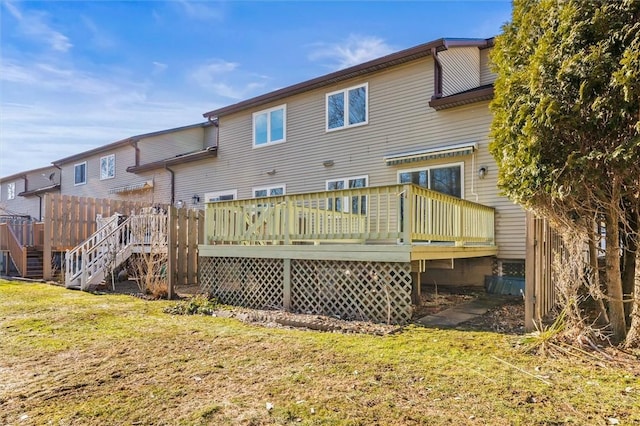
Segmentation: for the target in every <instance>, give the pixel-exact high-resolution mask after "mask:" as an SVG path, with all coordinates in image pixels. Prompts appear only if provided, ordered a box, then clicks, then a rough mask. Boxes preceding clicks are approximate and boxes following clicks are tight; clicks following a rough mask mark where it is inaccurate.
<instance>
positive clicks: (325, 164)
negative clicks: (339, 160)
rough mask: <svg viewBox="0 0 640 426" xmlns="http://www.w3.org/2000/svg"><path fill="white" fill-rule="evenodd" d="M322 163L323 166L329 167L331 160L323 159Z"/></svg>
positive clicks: (331, 164)
mask: <svg viewBox="0 0 640 426" xmlns="http://www.w3.org/2000/svg"><path fill="white" fill-rule="evenodd" d="M322 165H323V166H325V167H331V166H333V160H326V161H323V162H322Z"/></svg>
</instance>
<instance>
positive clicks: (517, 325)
mask: <svg viewBox="0 0 640 426" xmlns="http://www.w3.org/2000/svg"><path fill="white" fill-rule="evenodd" d="M97 291H100V292H104V293H119V294H129V295H131V296H136V297H141V298H145V299H151V298H150V297H149V296H148V295H144V294H142V293H140V290H139V289H138V286H137V284H136V282H135V281H122V282H117V283H116V284H115V290H113V289H112V287H111V283H109V284H108V285H105V286H102V287H101V288H98V289H97ZM198 292H199V288H198V286H180V287H178V288H177V289H176V293H177V297H178V298H179V299H187V298H189V297H192V296H194V295H196V294H198ZM481 294H484V289H483V288H479V287H461V286H439V288H434V287H425V288H423V291H422V295H421V299H422V303H421V305H420V306H418V307H416V308H415V311H414V314H413V321H416V320H418V319H420V318H422V317H424V316H426V315H432V314H435V313H437V312H440V311H442V310H444V309H449V308H452V307H454V306H455V305H458V304H460V303H466V302H470V301H472V300H473V299H475V298H477V297H478V296H479V295H481ZM214 315H215V316H219V317H233V318H236V319H239V320H240V321H243V322H246V323H250V324H256V325H262V326H266V327H279V328H298V329H308V330H319V331H326V332H338V333H364V334H374V335H386V334H392V333H395V332H398V331H399V330H401V329H402V326H398V325H389V324H378V323H372V322H367V321H355V320H344V319H340V318H334V317H329V316H324V315H314V314H296V313H291V312H285V311H279V310H259V309H247V308H241V307H232V308H230V309H223V310H219V311H216V312H215V314H214ZM456 328H458V329H462V330H476V331H493V332H499V333H505V334H523V333H524V303H523V302H522V299H520V298H512V299H511V298H510V299H506V300H505V303H504V304H503V305H500V306H498V307H497V308H494V309H492V310H490V311H489V312H487V313H486V314H485V315H481V316H478V317H477V318H474V319H473V320H471V321H467V322H464V323H462V324H460V325H458V326H457V327H456Z"/></svg>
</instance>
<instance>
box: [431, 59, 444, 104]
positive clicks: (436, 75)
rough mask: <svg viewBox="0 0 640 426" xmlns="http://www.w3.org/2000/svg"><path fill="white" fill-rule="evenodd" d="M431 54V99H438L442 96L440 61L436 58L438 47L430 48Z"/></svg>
mask: <svg viewBox="0 0 640 426" xmlns="http://www.w3.org/2000/svg"><path fill="white" fill-rule="evenodd" d="M431 56H432V57H433V61H434V67H433V92H434V93H433V97H432V98H431V99H439V98H441V97H442V62H440V58H438V49H437V48H436V47H432V48H431Z"/></svg>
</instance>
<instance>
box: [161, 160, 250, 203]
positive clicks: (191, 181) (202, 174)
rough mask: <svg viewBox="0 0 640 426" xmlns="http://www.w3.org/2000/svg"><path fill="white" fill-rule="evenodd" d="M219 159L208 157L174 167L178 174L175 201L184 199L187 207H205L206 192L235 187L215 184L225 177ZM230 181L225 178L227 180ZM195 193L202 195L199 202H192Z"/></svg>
mask: <svg viewBox="0 0 640 426" xmlns="http://www.w3.org/2000/svg"><path fill="white" fill-rule="evenodd" d="M217 161H218V160H217V159H215V158H208V159H206V160H200V161H195V162H193V163H188V164H180V165H177V166H174V167H172V169H173V170H174V171H175V175H176V182H175V202H178V201H179V200H182V201H183V202H184V203H185V205H186V206H187V207H190V208H199V209H201V208H204V194H205V193H206V192H212V191H216V190H226V189H235V187H229V188H222V187H220V186H218V185H217V184H215V182H218V181H220V180H222V179H223V175H222V171H221V169H222V168H220V167H218V163H217ZM225 169H226V168H225ZM240 173H241V171H240V170H238V171H237V174H238V175H239V174H240ZM229 181H230V180H225V182H229ZM212 188H213V189H212ZM194 195H198V196H199V197H200V202H199V203H198V204H193V203H192V198H193V196H194ZM244 198H247V197H244Z"/></svg>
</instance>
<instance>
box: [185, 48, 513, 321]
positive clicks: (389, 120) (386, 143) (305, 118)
mask: <svg viewBox="0 0 640 426" xmlns="http://www.w3.org/2000/svg"><path fill="white" fill-rule="evenodd" d="M491 47H492V40H491V39H489V40H485V39H440V40H436V41H433V42H430V43H426V44H423V45H420V46H416V47H414V48H410V49H407V50H404V51H400V52H397V53H394V54H391V55H388V56H385V57H382V58H379V59H375V60H372V61H369V62H366V63H363V64H360V65H357V66H354V67H350V68H347V69H344V70H341V71H337V72H334V73H331V74H328V75H325V76H322V77H318V78H315V79H313V80H309V81H305V82H302V83H299V84H296V85H293V86H290V87H286V88H283V89H280V90H277V91H275V92H271V93H267V94H264V95H262V96H258V97H256V98H252V99H248V100H246V101H243V102H240V103H237V104H234V105H230V106H227V107H223V108H220V109H217V110H214V111H211V112H208V113H206V114H204V116H205V117H207V118H208V119H209V120H210V121H211V122H212V123H214V124H215V125H216V126H217V128H218V138H219V143H218V156H217V158H216V159H215V160H214V161H212V164H213V167H212V168H211V169H210V170H209V174H208V179H205V180H201V181H200V183H199V184H198V185H199V188H202V192H203V193H204V200H205V201H206V202H207V206H206V228H205V234H206V241H205V245H203V246H201V247H200V254H201V265H200V270H201V277H202V280H201V281H202V282H203V285H204V286H205V288H206V289H208V290H210V291H212V292H213V293H214V294H215V295H216V296H217V297H219V298H220V299H221V300H223V301H226V302H227V303H238V304H245V305H249V306H254V307H265V306H272V307H273V306H278V307H284V308H288V309H292V310H296V311H303V312H317V313H323V314H331V315H338V316H342V317H361V318H366V319H374V320H391V321H396V322H403V321H406V320H407V319H408V318H409V317H410V314H411V312H410V310H411V295H412V293H413V296H414V299H416V298H417V295H418V294H419V292H420V283H421V282H433V281H436V282H440V283H449V284H451V283H454V284H472V285H482V284H483V283H484V279H485V276H491V275H494V274H499V273H501V272H502V273H505V272H507V273H513V274H522V273H523V271H524V258H525V235H524V212H523V211H522V210H521V209H520V207H518V206H516V205H514V204H513V203H511V202H510V201H509V200H507V199H506V198H504V197H501V196H500V195H499V194H498V190H497V187H496V178H497V168H496V164H495V162H494V160H493V159H492V157H491V156H490V154H489V151H488V143H489V140H488V132H489V125H490V122H491V114H490V112H489V108H488V103H489V100H490V99H491V98H492V95H493V87H492V82H493V78H494V76H493V74H492V73H491V72H490V70H489V66H488V62H489V60H488V54H489V51H490V49H491ZM194 177H195V176H194ZM205 186H206V187H205Z"/></svg>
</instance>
